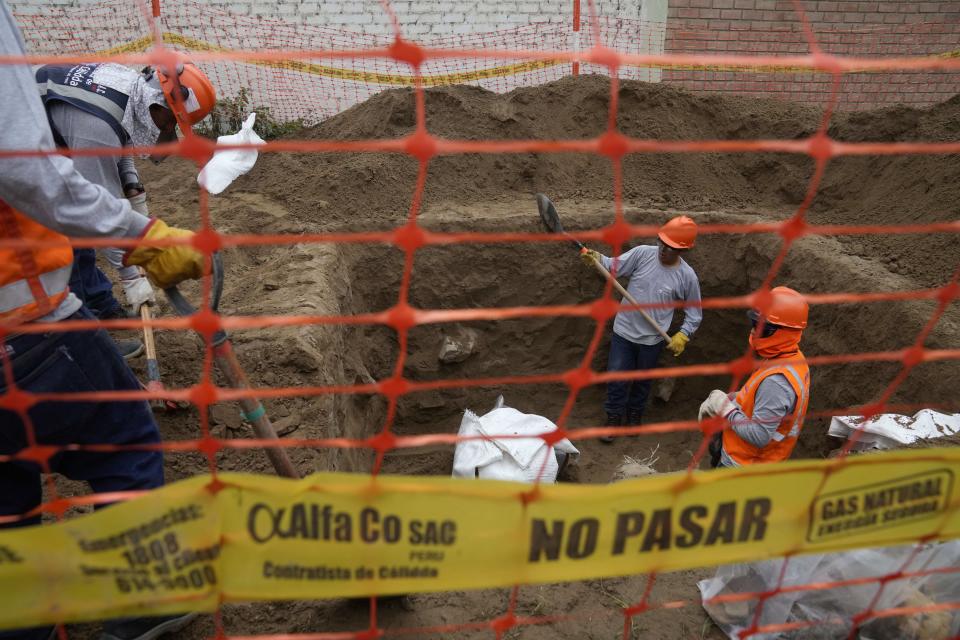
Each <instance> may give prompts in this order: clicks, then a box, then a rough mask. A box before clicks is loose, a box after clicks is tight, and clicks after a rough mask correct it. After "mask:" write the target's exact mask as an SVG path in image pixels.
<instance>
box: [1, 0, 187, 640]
mask: <svg viewBox="0 0 960 640" xmlns="http://www.w3.org/2000/svg"><path fill="white" fill-rule="evenodd" d="M23 55H25V52H24V48H23V41H22V38H21V37H20V33H19V29H18V28H17V26H16V23H15V22H14V21H13V16H12V15H11V14H10V10H9V8H8V6H7V4H6V2H5V1H4V0H0V56H14V57H16V56H23ZM167 78H173V79H174V80H171V82H173V83H174V84H175V85H176V80H175V78H176V74H170V75H168V76H167ZM0 86H2V87H3V99H2V100H0V149H3V150H4V151H24V152H27V153H30V152H36V151H37V150H54V149H55V148H56V147H55V146H54V140H53V136H52V134H51V131H50V127H49V125H48V123H47V115H46V112H45V111H44V107H43V104H42V102H41V100H40V96H39V94H38V92H37V85H36V80H35V78H34V76H33V74H32V73H31V70H30V67H29V65H28V64H0ZM67 235H69V236H72V237H75V238H76V237H113V238H125V239H136V238H141V239H143V240H145V241H148V242H151V243H156V242H157V241H168V240H172V239H177V238H180V239H183V238H187V237H189V236H191V235H192V232H190V231H187V230H184V229H175V228H171V227H168V226H167V225H166V224H165V223H164V222H163V221H162V220H158V219H155V218H148V217H146V216H144V215H142V214H140V213H138V212H136V211H134V209H133V208H132V207H131V204H130V202H129V201H128V200H126V199H125V198H118V197H116V196H115V195H112V194H111V193H110V192H109V191H107V190H106V189H104V188H103V187H102V186H99V185H96V184H93V183H91V182H89V181H87V180H86V179H85V178H84V177H83V176H81V175H80V174H79V173H78V172H77V171H76V169H75V167H74V165H73V162H72V161H71V160H70V159H68V158H66V157H63V156H59V155H47V156H33V157H31V156H29V155H28V156H20V157H7V158H2V159H0V239H3V240H4V241H16V240H19V241H21V243H20V244H10V245H5V246H4V247H2V248H0V329H2V333H0V349H3V352H2V353H3V358H2V360H0V368H2V374H3V376H2V377H0V401H2V402H3V403H2V409H0V455H2V456H3V457H4V461H2V462H0V527H10V526H23V525H30V524H38V523H39V522H40V512H39V510H38V509H37V507H38V506H39V505H40V504H41V500H42V494H41V484H40V480H41V473H42V472H48V473H49V472H56V473H61V474H63V475H64V476H67V477H68V478H71V479H74V480H85V481H87V482H89V483H90V485H91V487H92V488H93V490H94V491H96V492H98V493H102V492H116V491H132V490H145V489H153V488H155V487H158V486H161V485H162V484H163V482H164V478H163V454H162V452H161V451H159V450H150V449H149V447H150V446H153V445H156V444H158V443H159V442H160V434H159V431H158V429H157V424H156V422H155V421H154V418H153V415H152V414H151V411H150V408H149V406H148V405H147V403H146V402H145V401H142V400H140V401H132V400H131V401H124V402H116V401H113V402H97V401H90V400H87V401H80V400H75V399H62V400H60V401H42V402H35V403H33V404H31V403H30V402H29V401H28V400H29V399H30V396H28V395H27V394H51V393H55V394H56V393H60V394H69V393H73V394H76V393H85V392H103V391H136V390H139V388H140V386H139V383H138V382H137V379H136V377H135V376H134V375H133V372H131V371H130V369H129V367H127V365H126V363H125V362H124V360H123V358H122V357H121V355H120V353H119V352H118V351H117V348H116V346H115V345H114V343H113V341H112V340H110V338H109V337H108V336H107V334H106V332H105V331H103V330H102V329H93V330H89V329H86V330H77V331H52V330H51V331H39V332H26V331H24V328H25V327H26V326H27V325H29V326H30V327H32V328H34V329H35V328H37V327H38V326H39V327H50V328H51V329H53V328H55V327H57V326H58V323H61V322H62V321H71V320H87V321H89V320H94V316H93V315H92V314H91V313H90V311H89V310H87V309H86V307H84V306H83V305H82V303H81V301H80V300H79V299H78V298H77V296H76V295H75V294H74V293H73V292H71V291H70V288H69V285H68V282H69V280H70V271H71V264H72V261H73V258H72V256H73V252H72V249H71V245H70V240H69V239H68V238H67V237H66V236H67ZM124 260H125V263H126V264H131V265H137V266H140V267H142V268H143V269H144V270H145V272H146V274H147V277H149V278H150V280H151V282H153V284H154V285H155V286H158V287H169V286H172V285H175V284H177V283H179V282H181V281H183V280H186V279H192V278H199V277H200V276H201V275H202V274H203V270H204V258H203V255H202V254H201V253H199V252H198V251H196V250H195V249H194V248H193V247H192V246H190V245H189V244H187V245H183V244H179V245H165V246H159V247H158V246H147V244H144V243H140V244H138V245H136V246H135V247H134V248H132V249H127V250H126V252H125V255H124ZM59 326H60V327H62V326H63V325H62V324H60V325H59ZM11 383H12V384H11ZM14 392H16V393H14ZM104 444H106V445H115V446H117V447H118V449H117V450H115V451H98V450H94V449H91V448H90V446H89V445H104ZM69 445H80V447H79V448H76V449H71V448H69ZM51 447H53V448H55V449H53V453H52V455H49V454H50V448H51ZM192 617H193V614H187V615H181V616H166V617H161V618H155V617H154V618H135V619H126V620H113V621H110V622H108V623H107V624H106V625H105V628H104V634H103V635H102V636H101V639H102V640H146V639H148V638H149V639H153V638H158V637H160V636H161V635H164V634H166V633H170V632H175V631H176V630H178V629H180V628H182V627H183V626H184V625H185V624H186V623H188V622H189V621H190V620H191V619H192ZM54 635H55V634H54V633H53V630H52V629H51V628H50V627H44V628H33V629H22V630H17V631H5V632H0V638H3V639H5V640H8V639H16V640H47V639H48V638H51V637H54Z"/></svg>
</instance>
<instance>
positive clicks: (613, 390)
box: [603, 333, 667, 422]
mask: <svg viewBox="0 0 960 640" xmlns="http://www.w3.org/2000/svg"><path fill="white" fill-rule="evenodd" d="M666 344H667V343H666V342H664V341H663V340H661V341H660V342H658V343H657V344H637V343H635V342H630V341H629V340H627V339H626V338H623V337H621V336H618V335H617V334H615V333H614V334H612V335H611V337H610V356H609V359H608V361H607V371H644V370H646V369H656V367H657V360H658V359H659V358H660V352H662V351H663V348H664V347H665V346H666ZM652 386H653V380H652V379H649V380H620V381H617V382H608V383H607V401H606V402H605V403H604V405H603V409H604V411H606V412H607V413H608V414H609V415H615V416H627V415H629V416H632V418H633V419H635V420H636V421H637V422H639V420H640V418H641V417H642V416H643V410H644V408H645V407H646V406H647V397H648V396H649V395H650V387H652Z"/></svg>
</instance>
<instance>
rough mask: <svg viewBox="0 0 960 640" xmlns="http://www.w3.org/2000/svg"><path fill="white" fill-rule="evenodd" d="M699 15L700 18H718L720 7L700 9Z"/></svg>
mask: <svg viewBox="0 0 960 640" xmlns="http://www.w3.org/2000/svg"><path fill="white" fill-rule="evenodd" d="M709 1H710V0H707V2H709ZM700 17H701V18H713V19H716V18H719V17H720V9H700Z"/></svg>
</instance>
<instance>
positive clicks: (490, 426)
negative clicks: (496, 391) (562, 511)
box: [453, 399, 579, 483]
mask: <svg viewBox="0 0 960 640" xmlns="http://www.w3.org/2000/svg"><path fill="white" fill-rule="evenodd" d="M556 430H557V425H555V424H554V423H553V422H551V421H550V420H547V419H546V418H544V417H543V416H538V415H534V414H529V413H521V412H519V411H517V410H516V409H513V408H510V407H504V406H502V399H498V404H497V408H496V409H494V410H493V411H491V412H489V413H487V414H485V415H483V416H477V415H476V414H475V413H473V412H472V411H470V410H467V411H465V412H464V414H463V420H462V421H461V422H460V432H459V435H460V436H461V437H470V436H481V437H485V438H487V439H484V440H481V439H477V440H468V441H461V442H458V443H457V447H456V449H455V451H454V454H453V477H455V478H457V477H459V478H476V477H480V478H487V479H493V480H510V481H513V482H530V483H532V482H535V481H537V479H538V478H539V480H540V482H548V483H550V482H556V479H557V472H558V471H559V464H558V463H557V455H556V451H560V452H561V453H565V454H568V455H578V454H579V451H577V449H576V447H574V446H573V443H571V442H570V441H569V440H567V439H566V438H564V439H563V440H561V441H559V442H557V443H556V445H555V446H548V445H547V443H546V442H544V441H543V440H542V439H540V438H536V437H530V438H502V437H500V438H498V436H504V435H518V436H519V435H524V436H537V435H541V434H544V433H550V432H551V431H556Z"/></svg>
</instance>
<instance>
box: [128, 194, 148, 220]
mask: <svg viewBox="0 0 960 640" xmlns="http://www.w3.org/2000/svg"><path fill="white" fill-rule="evenodd" d="M127 200H129V201H130V207H131V208H132V209H133V210H134V211H136V212H137V213H142V214H143V215H145V216H147V217H148V218H149V217H150V210H149V209H148V208H147V193H146V192H145V191H144V192H141V193H138V194H137V195H135V196H130V197H129V198H127Z"/></svg>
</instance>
